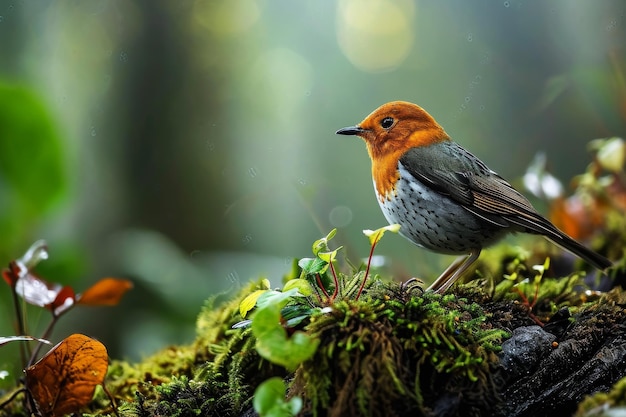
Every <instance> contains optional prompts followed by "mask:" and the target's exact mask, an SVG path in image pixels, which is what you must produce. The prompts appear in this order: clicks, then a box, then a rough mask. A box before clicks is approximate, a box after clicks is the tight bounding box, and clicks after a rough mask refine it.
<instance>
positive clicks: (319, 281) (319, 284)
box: [315, 274, 330, 299]
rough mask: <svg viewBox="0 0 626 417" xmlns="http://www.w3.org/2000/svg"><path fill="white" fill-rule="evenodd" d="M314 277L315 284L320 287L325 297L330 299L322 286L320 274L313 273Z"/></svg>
mask: <svg viewBox="0 0 626 417" xmlns="http://www.w3.org/2000/svg"><path fill="white" fill-rule="evenodd" d="M315 277H316V278H317V286H318V287H320V289H321V290H322V292H323V293H324V295H325V296H326V298H327V299H330V296H329V295H328V293H327V292H326V288H324V284H322V277H320V274H315Z"/></svg>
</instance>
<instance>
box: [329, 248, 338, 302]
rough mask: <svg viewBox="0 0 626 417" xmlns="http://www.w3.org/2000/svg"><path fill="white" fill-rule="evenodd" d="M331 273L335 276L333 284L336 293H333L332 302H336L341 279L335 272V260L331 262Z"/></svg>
mask: <svg viewBox="0 0 626 417" xmlns="http://www.w3.org/2000/svg"><path fill="white" fill-rule="evenodd" d="M330 272H332V274H333V283H334V284H335V291H333V297H332V298H331V300H332V301H335V298H337V294H339V279H338V278H337V273H336V272H335V267H334V266H333V260H332V258H331V260H330Z"/></svg>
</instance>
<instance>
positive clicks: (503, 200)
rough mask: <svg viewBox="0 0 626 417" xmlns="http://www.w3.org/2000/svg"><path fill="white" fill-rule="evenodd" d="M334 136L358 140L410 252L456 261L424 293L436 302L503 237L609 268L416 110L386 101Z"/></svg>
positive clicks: (378, 190) (382, 200)
mask: <svg viewBox="0 0 626 417" xmlns="http://www.w3.org/2000/svg"><path fill="white" fill-rule="evenodd" d="M336 134H338V135H352V136H359V137H360V138H361V139H363V140H364V141H365V144H366V146H367V151H368V154H369V157H370V159H371V162H372V179H373V182H374V190H375V192H376V197H377V200H378V203H379V205H380V208H381V210H382V212H383V214H384V216H385V218H386V219H387V221H388V222H389V224H399V225H400V230H399V232H400V234H401V235H402V236H404V237H405V238H407V239H408V240H409V241H411V242H413V243H414V244H416V245H417V246H420V247H423V248H425V249H428V250H431V251H433V252H437V253H442V254H452V255H461V256H460V257H458V258H457V259H456V260H455V261H454V262H453V263H452V264H451V265H450V266H449V267H448V268H447V269H446V270H445V271H444V272H443V273H442V274H441V275H440V276H439V278H437V279H436V280H435V281H434V282H433V283H432V284H431V285H430V286H429V287H428V288H427V290H432V291H435V292H437V293H440V294H443V293H445V292H446V291H447V290H448V288H450V286H451V285H452V284H454V282H455V281H457V280H458V279H459V278H460V277H461V276H462V275H463V274H464V273H465V272H466V271H467V270H468V269H469V268H470V267H471V266H472V265H473V264H474V263H475V262H476V261H477V260H478V258H479V256H480V253H481V251H482V249H483V248H485V247H488V246H490V245H492V244H494V243H496V242H497V241H498V240H500V239H502V238H503V237H504V236H506V235H507V234H509V233H516V232H524V233H530V234H536V235H542V236H544V237H546V238H547V239H548V240H550V241H552V242H553V243H555V244H556V245H558V246H560V247H562V248H564V249H566V250H568V251H570V252H572V253H573V254H575V255H576V256H578V257H580V258H582V259H584V260H585V261H587V262H588V263H589V264H591V265H593V266H594V267H595V268H597V269H599V270H605V269H606V268H608V267H610V266H611V265H612V263H611V261H609V260H608V259H606V258H605V257H604V256H602V255H600V254H598V253H596V252H594V251H593V250H591V249H588V248H587V247H585V246H583V245H581V244H580V243H578V242H577V241H576V240H574V239H572V238H571V237H569V236H568V235H567V234H565V233H564V232H562V231H561V230H559V229H558V228H557V227H556V226H555V225H554V224H552V223H551V222H550V221H549V220H548V219H546V218H545V217H544V216H542V215H541V214H539V212H538V211H537V210H536V209H535V208H534V207H533V206H532V204H531V203H530V202H529V201H528V199H526V197H524V196H523V195H522V194H520V193H519V192H518V191H517V190H515V189H514V188H513V186H511V184H509V183H508V182H507V181H506V180H505V179H504V178H502V177H501V176H500V175H498V174H497V173H496V172H494V171H492V170H491V169H490V168H488V167H487V165H485V163H483V162H482V161H481V160H480V159H478V158H477V157H476V156H474V155H473V154H472V153H470V152H469V151H468V150H466V149H465V148H463V147H462V146H461V145H459V144H458V143H456V142H455V141H453V140H452V139H451V138H450V136H449V135H448V134H447V133H446V131H445V130H444V129H443V127H441V125H439V123H437V122H436V121H435V119H434V118H433V117H432V116H431V115H430V114H429V113H428V112H426V110H424V109H423V108H422V107H420V106H418V105H417V104H413V103H410V102H406V101H393V102H389V103H386V104H383V105H382V106H380V107H378V108H377V109H376V110H374V111H373V112H372V113H370V114H369V115H368V116H367V117H366V118H365V119H363V121H362V122H361V123H359V124H357V125H355V126H349V127H344V128H342V129H339V130H337V132H336Z"/></svg>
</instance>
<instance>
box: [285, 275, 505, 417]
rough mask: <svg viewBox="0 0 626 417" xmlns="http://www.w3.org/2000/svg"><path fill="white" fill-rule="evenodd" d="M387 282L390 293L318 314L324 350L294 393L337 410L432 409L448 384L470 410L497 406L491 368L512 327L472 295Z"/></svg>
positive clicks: (317, 410)
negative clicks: (407, 289) (491, 320)
mask: <svg viewBox="0 0 626 417" xmlns="http://www.w3.org/2000/svg"><path fill="white" fill-rule="evenodd" d="M387 285H388V286H387V289H386V293H387V294H385V295H384V296H383V297H382V298H369V297H366V299H365V300H362V301H361V300H359V301H353V300H352V301H350V300H344V301H340V302H338V303H336V304H334V305H333V306H332V309H331V311H330V312H328V313H319V314H317V315H314V316H313V317H312V318H311V323H310V324H309V326H308V327H307V330H308V331H310V332H311V333H313V334H315V335H318V337H319V338H320V339H321V344H320V348H319V349H318V352H317V353H316V355H315V356H314V358H313V359H311V360H310V361H308V362H306V363H304V364H303V365H302V367H300V368H299V369H298V370H297V371H296V374H295V380H294V383H293V386H292V390H291V394H292V395H302V396H303V397H304V398H305V402H306V404H307V407H308V410H309V411H311V412H313V414H314V415H329V416H332V415H337V416H339V415H372V416H374V415H385V416H387V415H409V413H411V412H419V413H426V412H427V411H428V410H429V409H432V408H433V407H434V406H435V404H434V403H433V400H434V398H438V397H439V396H440V395H441V392H442V390H449V391H450V394H451V395H459V394H460V393H461V390H462V392H463V396H464V397H465V400H464V401H463V407H464V408H465V410H466V411H467V410H472V409H481V408H486V407H487V406H489V404H486V403H483V401H485V400H486V399H487V398H490V400H489V401H493V397H492V396H488V395H484V394H485V393H487V392H494V391H495V387H496V386H495V381H493V380H492V379H491V376H490V375H491V372H490V369H491V367H492V366H493V364H494V363H496V359H497V358H496V355H495V352H496V351H497V350H498V349H499V345H500V343H501V341H502V339H503V338H504V337H506V335H507V334H506V332H504V331H503V330H500V329H493V328H491V327H490V326H489V325H488V324H487V323H486V319H487V316H486V315H485V313H484V311H483V309H482V308H481V307H480V306H479V305H478V304H476V303H473V302H468V300H467V299H459V298H457V297H456V296H454V295H445V296H441V295H438V294H433V293H425V294H421V295H418V296H411V297H409V298H407V299H403V298H404V297H406V295H405V294H402V288H401V287H400V286H399V285H398V284H387ZM379 293H380V291H379ZM442 383H443V386H442ZM435 394H436V395H435ZM468 412H469V411H468ZM467 415H471V412H470V414H467Z"/></svg>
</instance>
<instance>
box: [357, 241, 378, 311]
mask: <svg viewBox="0 0 626 417" xmlns="http://www.w3.org/2000/svg"><path fill="white" fill-rule="evenodd" d="M379 233H380V232H379ZM377 241H378V236H377V239H375V240H374V243H372V247H371V249H370V256H369V257H368V258H367V268H365V277H363V282H362V283H361V286H360V287H359V292H357V293H356V299H357V300H358V299H359V297H360V296H361V292H362V291H363V288H365V283H366V282H367V276H368V275H369V273H370V265H371V264H372V256H373V255H374V248H375V247H376V243H377Z"/></svg>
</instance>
